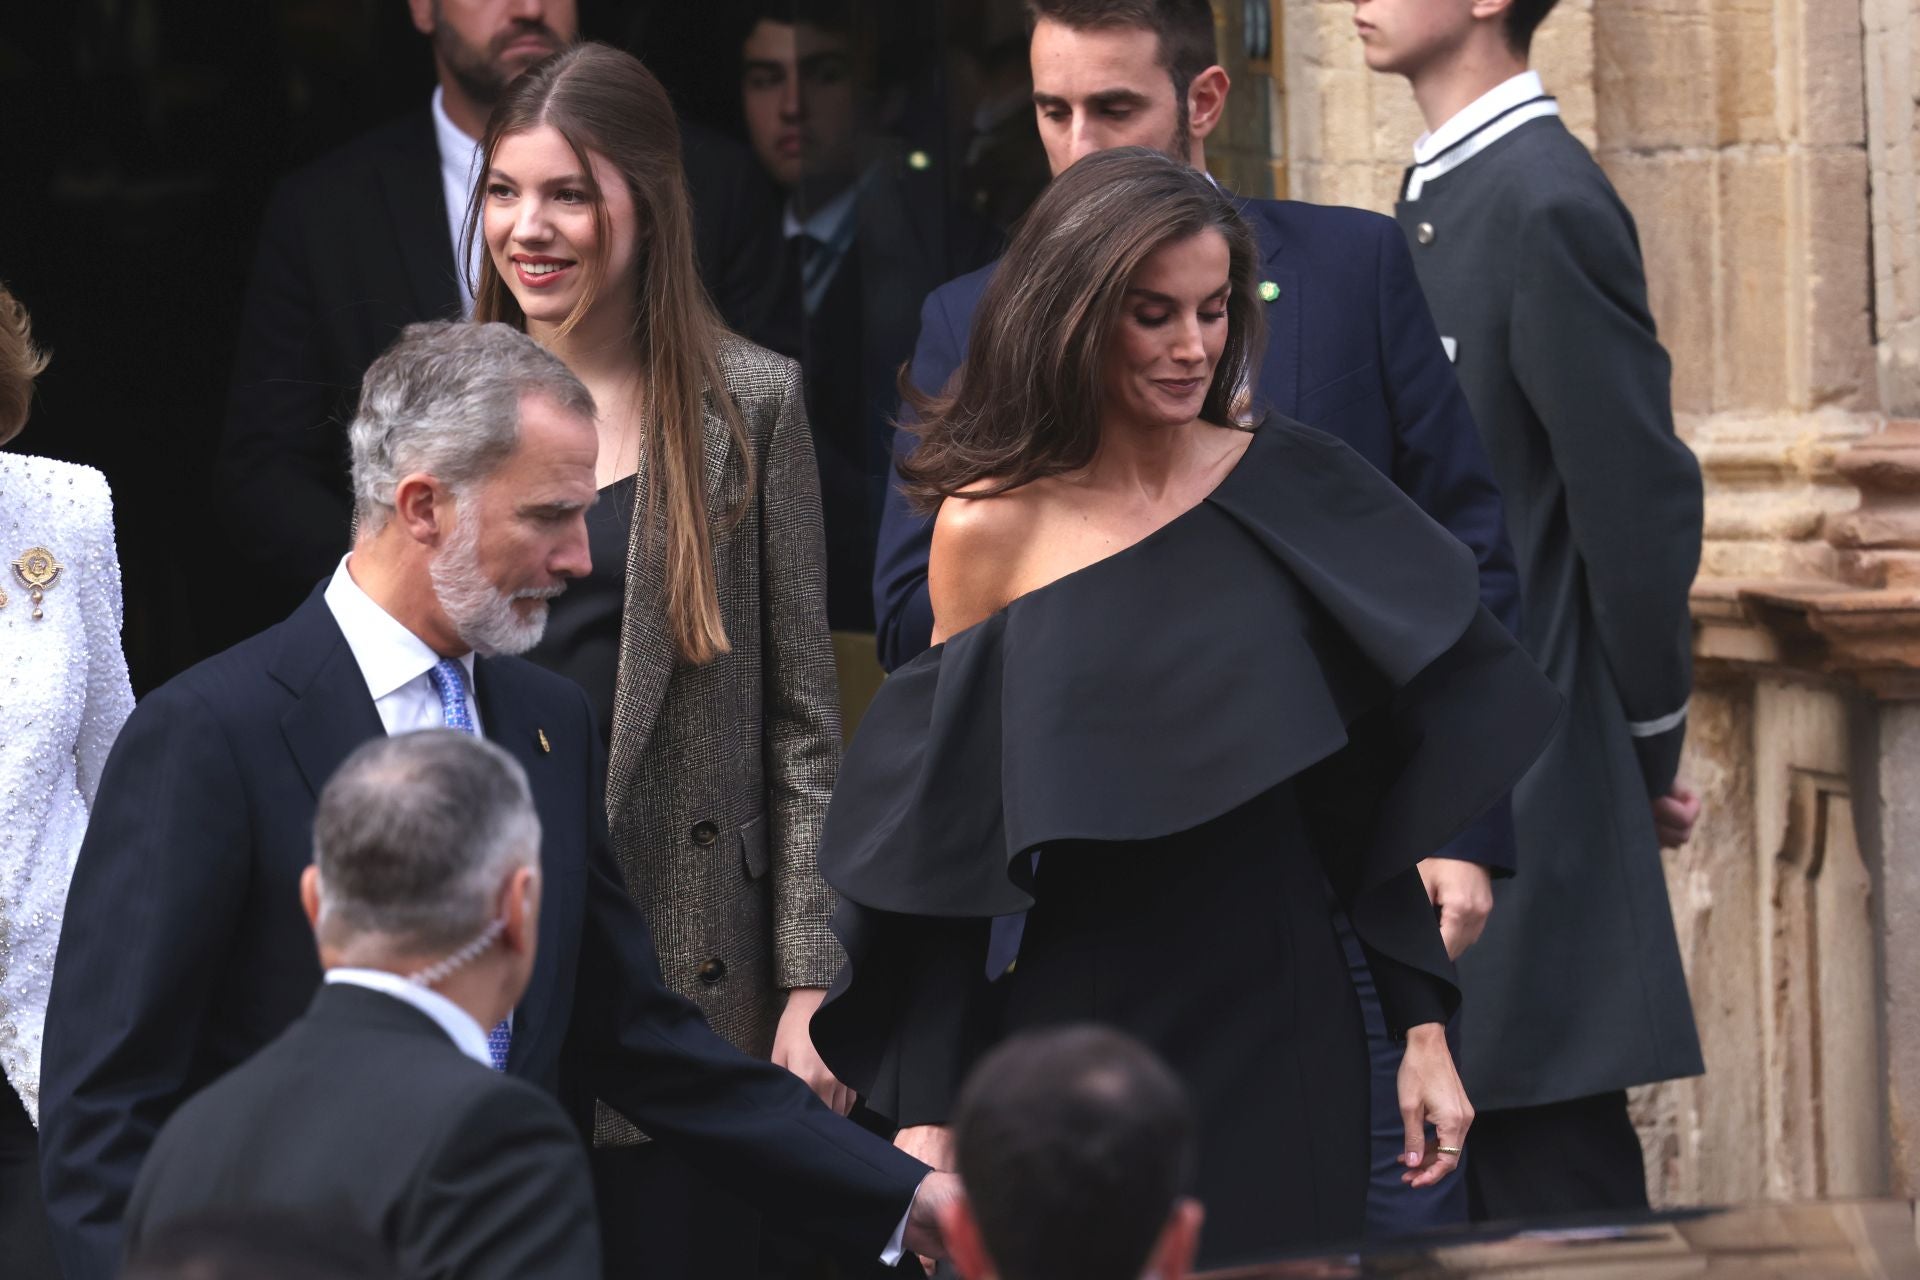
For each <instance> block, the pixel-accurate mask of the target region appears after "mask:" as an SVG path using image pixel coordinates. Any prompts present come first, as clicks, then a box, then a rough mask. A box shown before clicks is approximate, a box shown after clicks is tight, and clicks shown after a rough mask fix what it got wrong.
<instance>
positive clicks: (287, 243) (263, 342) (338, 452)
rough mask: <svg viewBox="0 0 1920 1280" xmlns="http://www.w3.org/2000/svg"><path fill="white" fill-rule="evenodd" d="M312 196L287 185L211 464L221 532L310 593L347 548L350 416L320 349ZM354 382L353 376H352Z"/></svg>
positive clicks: (270, 221)
mask: <svg viewBox="0 0 1920 1280" xmlns="http://www.w3.org/2000/svg"><path fill="white" fill-rule="evenodd" d="M306 213H307V197H306V194H305V192H304V191H303V189H302V188H301V186H300V185H299V184H298V183H295V182H291V181H290V182H285V183H282V184H281V186H280V188H279V190H278V191H276V192H275V194H274V198H273V202H272V205H271V206H270V207H269V209H268V211H267V219H266V226H265V229H264V230H263V232H262V233H261V237H260V245H259V248H258V250H257V251H256V253H255V256H254V263H253V276H252V278H251V279H250V280H249V282H248V285H247V294H246V302H245V304H244V306H243V308H242V310H241V316H240V333H239V341H238V346H237V348H236V350H235V354H234V364H233V381H232V385H231V387H230V389H229V392H228V396H227V421H226V433H225V436H224V438H223V439H222V441H221V444H220V453H219V457H218V459H217V462H216V469H217V474H218V476H219V481H220V491H221V492H222V493H223V494H224V495H226V497H225V501H226V503H227V510H226V512H225V515H226V517H227V521H228V525H229V528H230V530H231V532H232V533H233V536H234V537H235V539H236V545H237V546H240V547H243V548H245V553H246V556H247V559H248V561H249V563H250V564H251V566H252V567H253V568H254V569H255V571H257V572H260V573H262V574H264V575H266V576H267V577H268V578H269V579H270V580H271V581H272V582H273V583H274V584H277V585H279V586H281V587H283V588H285V589H286V590H287V591H288V592H289V593H294V592H297V593H305V592H306V591H309V590H311V589H312V587H313V584H314V583H315V582H316V581H318V580H319V579H321V578H324V577H326V576H327V575H328V574H329V573H331V572H332V571H333V568H334V566H335V564H337V563H338V561H339V559H340V557H341V555H343V554H344V553H345V551H346V547H347V540H348V532H349V528H350V525H351V517H352V506H351V502H350V500H349V498H348V493H347V480H346V476H347V448H346V433H345V430H344V423H343V422H342V421H340V418H339V415H340V414H341V412H342V410H343V409H348V411H350V408H349V405H348V401H347V397H348V396H349V395H350V394H351V392H350V390H349V389H346V388H342V387H341V386H340V385H339V384H338V381H337V374H336V373H335V371H334V370H333V367H332V363H331V362H329V361H328V359H327V357H326V353H325V352H324V351H323V349H322V347H323V345H324V328H325V326H324V325H323V324H322V323H321V321H322V317H321V316H320V315H319V303H318V300H317V297H316V291H315V282H314V280H313V278H312V275H311V270H312V267H313V265H314V264H313V255H312V254H311V253H310V252H309V251H308V250H307V248H306V246H305V245H304V244H303V242H302V240H303V233H302V221H303V218H304V217H305V216H306ZM356 378H357V371H356Z"/></svg>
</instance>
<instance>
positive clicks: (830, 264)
mask: <svg viewBox="0 0 1920 1280" xmlns="http://www.w3.org/2000/svg"><path fill="white" fill-rule="evenodd" d="M866 184H867V177H866V175H865V174H862V175H861V176H860V179H859V181H857V182H854V183H853V184H852V185H850V186H849V187H848V188H847V189H846V190H845V191H842V192H841V193H840V194H839V195H837V196H835V197H834V198H833V199H831V200H829V201H827V202H826V203H825V204H823V205H821V206H820V207H819V208H818V209H815V210H814V211H813V212H812V213H810V214H808V215H807V219H806V221H805V222H802V221H801V220H800V215H799V214H798V213H797V212H795V210H794V207H793V200H792V199H791V198H789V199H788V200H787V207H786V211H785V213H784V214H782V215H781V219H780V231H781V234H782V235H784V236H785V237H786V238H787V239H789V240H791V239H793V238H794V237H795V236H798V235H804V236H806V237H808V238H809V239H811V240H813V241H814V242H815V243H816V244H818V245H819V246H820V247H819V248H818V249H816V250H814V253H815V254H816V255H817V257H816V258H815V259H814V260H813V261H811V262H809V263H808V264H807V267H806V269H805V270H804V271H803V273H802V275H801V282H802V288H803V293H802V295H801V304H802V305H803V306H804V307H805V309H806V313H807V314H808V315H812V314H813V313H814V312H816V311H818V310H819V309H820V303H821V301H822V300H823V299H825V298H826V296H827V288H828V286H829V285H831V284H832V283H833V277H834V275H835V274H836V273H838V272H839V270H840V263H841V262H842V260H844V259H845V258H846V256H847V250H848V249H850V248H852V247H853V240H854V236H855V235H856V234H857V233H858V232H859V230H860V222H859V219H858V218H856V217H855V216H854V214H855V208H854V206H855V205H857V204H858V203H859V201H860V190H861V188H862V187H864V186H866Z"/></svg>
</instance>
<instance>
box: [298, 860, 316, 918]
mask: <svg viewBox="0 0 1920 1280" xmlns="http://www.w3.org/2000/svg"><path fill="white" fill-rule="evenodd" d="M300 909H301V910H303V911H305V912H306V913H307V924H308V925H309V926H310V927H311V928H313V929H315V930H318V929H319V928H320V868H318V867H316V866H313V865H312V864H308V866H307V869H306V870H305V871H302V872H301V873H300Z"/></svg>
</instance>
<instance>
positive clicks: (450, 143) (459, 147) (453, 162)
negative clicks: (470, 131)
mask: <svg viewBox="0 0 1920 1280" xmlns="http://www.w3.org/2000/svg"><path fill="white" fill-rule="evenodd" d="M433 138H434V141H435V142H436V143H438V144H439V147H440V167H441V168H442V169H444V170H446V171H447V173H448V174H449V175H453V176H457V177H459V178H460V179H461V181H463V182H466V183H467V184H469V185H471V184H472V181H473V166H474V165H476V164H478V163H479V161H480V142H479V140H478V139H476V138H469V137H468V136H467V135H466V132H465V131H464V130H463V129H461V128H460V126H459V125H457V124H455V123H454V122H453V117H452V116H450V115H448V114H447V91H446V90H445V89H441V88H435V89H434V91H433Z"/></svg>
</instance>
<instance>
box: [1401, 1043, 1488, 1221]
mask: <svg viewBox="0 0 1920 1280" xmlns="http://www.w3.org/2000/svg"><path fill="white" fill-rule="evenodd" d="M1400 1119H1401V1120H1402V1121H1404V1122H1405V1123H1406V1126H1407V1149H1406V1152H1405V1153H1404V1154H1403V1155H1402V1156H1401V1157H1400V1160H1401V1163H1403V1164H1405V1165H1406V1166H1407V1171H1406V1172H1405V1173H1403V1174H1401V1175H1400V1181H1402V1182H1404V1183H1406V1184H1407V1185H1408V1186H1413V1187H1430V1186H1432V1185H1433V1184H1434V1183H1436V1182H1438V1181H1440V1179H1442V1178H1444V1177H1446V1176H1447V1175H1448V1174H1450V1173H1452V1172H1453V1171H1454V1170H1455V1169H1456V1168H1458V1167H1459V1165H1460V1150H1461V1148H1462V1147H1464V1146H1465V1145H1466V1142H1467V1130H1468V1129H1469V1128H1470V1127H1472V1125H1473V1104H1472V1103H1470V1102H1468V1101H1467V1091H1466V1089H1465V1088H1463V1087H1462V1086H1461V1084H1460V1075H1459V1073H1458V1072H1456V1071H1455V1070H1454V1069H1453V1054H1452V1052H1451V1051H1450V1050H1448V1048H1447V1029H1446V1026H1445V1025H1444V1024H1442V1023H1438V1022H1423V1023H1421V1024H1420V1025H1419V1026H1417V1027H1414V1028H1412V1029H1411V1030H1409V1031H1408V1032H1407V1051H1406V1053H1405V1055H1404V1056H1402V1057H1401V1059H1400ZM1428 1125H1432V1126H1433V1127H1434V1130H1435V1131H1436V1132H1437V1133H1438V1134H1439V1141H1438V1142H1428V1141H1427V1126H1428Z"/></svg>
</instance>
